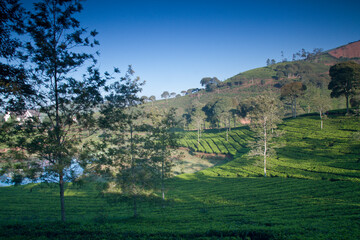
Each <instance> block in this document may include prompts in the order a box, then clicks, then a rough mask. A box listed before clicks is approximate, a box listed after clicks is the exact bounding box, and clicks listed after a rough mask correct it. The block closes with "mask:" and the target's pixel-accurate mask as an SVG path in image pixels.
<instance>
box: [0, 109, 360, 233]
mask: <svg viewBox="0 0 360 240" xmlns="http://www.w3.org/2000/svg"><path fill="white" fill-rule="evenodd" d="M280 129H282V130H283V131H284V134H283V135H282V136H281V137H280V138H279V139H278V140H277V141H279V143H282V147H281V148H279V149H277V155H276V156H274V157H272V158H270V159H269V166H268V173H269V175H270V177H266V178H264V177H262V173H263V166H262V162H261V158H260V157H259V158H255V157H249V156H248V155H247V152H248V148H247V141H249V140H251V139H253V134H252V133H251V131H250V130H249V128H247V127H242V128H236V129H233V130H232V131H231V132H230V134H229V141H226V135H225V134H226V133H225V131H219V130H215V131H205V132H203V133H202V138H201V141H200V145H198V144H197V134H196V132H191V131H189V132H182V133H181V134H182V140H181V141H180V143H181V144H182V145H183V147H188V148H190V149H191V150H192V151H200V150H201V151H203V152H207V153H214V154H215V155H216V154H217V153H222V154H227V155H229V156H232V159H233V160H232V161H229V162H227V163H225V164H222V165H217V166H215V167H212V168H208V169H205V170H202V171H199V172H196V173H192V174H182V175H178V176H176V177H174V178H172V179H170V180H169V181H168V182H167V193H166V196H167V203H166V207H165V208H162V207H161V204H160V203H159V199H158V197H156V196H154V197H152V198H148V199H143V201H142V202H141V203H140V206H139V213H140V217H139V218H137V219H134V218H132V217H131V216H132V209H131V205H129V204H128V203H127V202H126V200H122V199H120V198H119V197H118V196H114V195H113V196H109V195H108V196H106V197H103V196H101V195H99V194H98V192H97V190H96V186H95V185H93V184H86V185H85V186H82V187H80V186H77V185H73V184H69V185H68V188H67V191H66V193H65V196H66V207H67V219H68V222H67V223H59V222H58V220H59V212H60V209H59V208H60V207H59V205H60V204H59V198H58V187H57V186H56V185H47V184H30V185H25V186H19V187H3V188H0V206H1V207H0V238H1V239H360V185H359V182H360V140H359V132H360V119H359V117H354V116H352V117H348V116H338V115H331V116H330V117H329V118H328V119H326V120H325V122H324V129H323V130H321V129H320V121H319V119H318V116H317V115H308V116H301V117H298V118H296V119H287V120H285V121H284V123H283V124H282V125H281V126H280Z"/></svg>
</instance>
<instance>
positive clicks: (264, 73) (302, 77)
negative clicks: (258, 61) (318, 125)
mask: <svg viewBox="0 0 360 240" xmlns="http://www.w3.org/2000/svg"><path fill="white" fill-rule="evenodd" d="M347 60H354V61H357V62H360V41H357V42H353V43H350V44H347V45H344V46H341V47H338V48H336V49H332V50H328V51H325V52H322V53H320V54H316V55H315V56H312V57H311V58H309V59H306V60H298V61H290V62H281V63H276V64H273V65H269V66H266V67H261V68H256V69H251V70H248V71H245V72H242V73H239V74H237V75H235V76H233V77H230V78H229V79H227V80H225V81H224V82H222V83H220V84H219V85H218V87H217V88H216V89H214V90H213V91H212V92H207V91H205V90H204V89H202V90H200V91H195V93H192V94H188V95H186V96H181V97H177V98H171V99H168V100H167V101H165V100H160V101H156V102H155V103H152V105H155V106H158V107H161V108H170V107H175V108H178V111H179V116H181V115H182V114H183V113H184V112H185V110H186V109H188V108H190V107H191V105H192V103H193V102H194V100H195V99H197V101H199V102H200V103H201V104H203V105H205V104H207V103H208V102H211V101H214V100H216V99H219V98H232V99H235V98H236V101H237V102H241V101H242V100H244V99H247V98H249V97H251V96H256V95H259V94H262V93H263V92H264V91H268V90H271V91H274V92H279V88H280V87H281V86H282V85H284V84H285V83H288V82H291V81H302V82H303V83H305V84H306V85H314V86H317V87H319V88H321V89H323V90H326V89H327V85H328V83H329V81H330V77H329V74H328V71H329V68H330V66H331V65H333V64H335V63H337V62H342V61H347ZM199 81H200V79H199ZM331 103H332V105H333V108H334V109H337V108H342V107H344V101H342V99H340V100H339V99H331ZM149 105H150V104H149ZM300 111H301V109H300ZM302 113H305V112H302Z"/></svg>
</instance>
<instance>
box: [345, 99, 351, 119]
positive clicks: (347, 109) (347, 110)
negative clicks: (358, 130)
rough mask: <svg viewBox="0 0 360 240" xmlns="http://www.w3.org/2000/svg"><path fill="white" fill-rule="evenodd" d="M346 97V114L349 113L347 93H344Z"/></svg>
mask: <svg viewBox="0 0 360 240" xmlns="http://www.w3.org/2000/svg"><path fill="white" fill-rule="evenodd" d="M345 97H346V114H349V113H350V111H349V95H345Z"/></svg>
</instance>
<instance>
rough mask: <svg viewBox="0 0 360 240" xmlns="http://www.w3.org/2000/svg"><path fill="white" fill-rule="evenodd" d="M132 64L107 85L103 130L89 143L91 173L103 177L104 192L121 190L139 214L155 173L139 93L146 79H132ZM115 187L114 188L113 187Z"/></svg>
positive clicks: (101, 114)
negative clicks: (143, 131) (140, 199)
mask: <svg viewBox="0 0 360 240" xmlns="http://www.w3.org/2000/svg"><path fill="white" fill-rule="evenodd" d="M133 74H134V72H133V70H132V68H131V66H129V69H128V71H127V74H126V75H125V77H122V78H121V79H120V80H119V81H115V82H114V83H112V84H111V85H110V86H109V87H108V88H106V91H107V95H106V97H105V98H106V103H105V104H104V105H102V107H101V109H100V111H99V112H100V116H99V119H98V125H99V127H100V129H101V130H102V134H101V135H100V136H99V138H100V140H99V141H93V142H92V143H91V144H87V145H86V149H87V151H86V154H84V155H83V156H82V157H83V159H87V160H88V161H89V162H88V170H89V171H90V173H95V175H97V176H100V182H103V183H105V184H104V185H103V189H102V190H103V191H104V192H108V191H111V190H117V189H120V190H121V193H122V197H124V198H126V199H129V200H130V201H131V202H132V205H133V216H134V217H137V216H138V207H137V206H138V200H139V198H141V196H142V195H144V194H146V190H147V189H151V187H152V186H151V184H152V179H153V174H152V171H151V169H152V167H151V163H150V161H149V156H150V155H149V152H148V151H147V150H146V149H145V148H144V145H145V142H146V139H145V136H143V135H141V134H138V132H139V131H140V130H141V121H140V116H141V114H142V111H140V109H139V107H138V106H139V104H140V103H141V102H142V101H141V98H140V97H138V96H137V93H139V92H140V91H141V86H142V85H143V82H141V81H140V79H139V78H135V79H133V78H132V76H133ZM111 186H113V188H114V189H110V187H111Z"/></svg>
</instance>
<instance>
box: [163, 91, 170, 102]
mask: <svg viewBox="0 0 360 240" xmlns="http://www.w3.org/2000/svg"><path fill="white" fill-rule="evenodd" d="M161 97H162V98H165V100H167V99H168V98H169V97H170V93H169V92H168V91H164V92H163V93H162V94H161Z"/></svg>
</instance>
